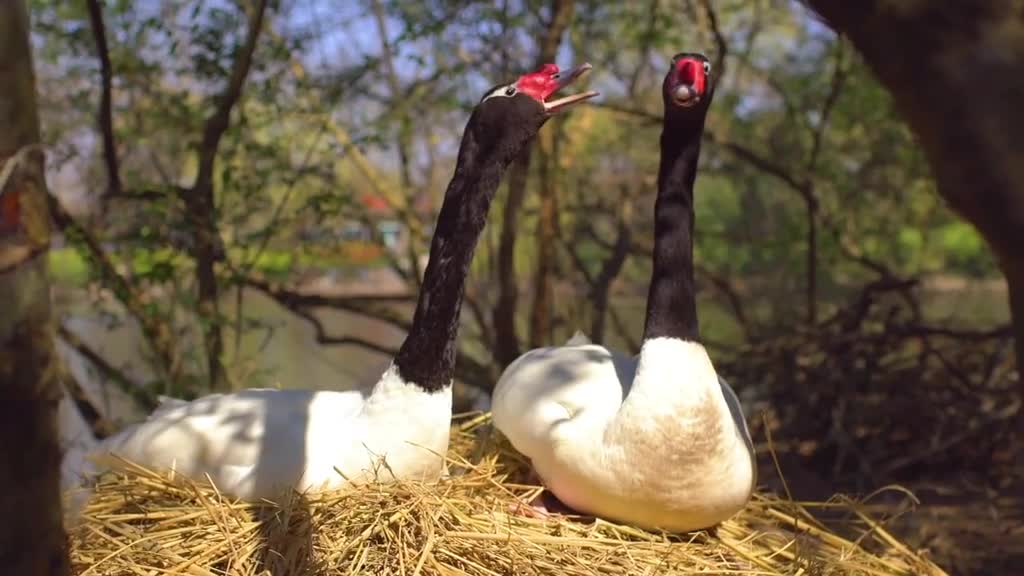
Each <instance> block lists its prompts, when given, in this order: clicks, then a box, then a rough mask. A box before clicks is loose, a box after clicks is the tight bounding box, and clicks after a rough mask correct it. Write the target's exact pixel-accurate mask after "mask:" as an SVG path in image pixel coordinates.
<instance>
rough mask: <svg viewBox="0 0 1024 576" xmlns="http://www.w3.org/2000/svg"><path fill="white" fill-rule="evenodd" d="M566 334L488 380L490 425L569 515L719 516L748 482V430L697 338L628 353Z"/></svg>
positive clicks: (752, 470)
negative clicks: (563, 342)
mask: <svg viewBox="0 0 1024 576" xmlns="http://www.w3.org/2000/svg"><path fill="white" fill-rule="evenodd" d="M580 336H581V335H577V336H575V337H574V338H573V339H572V340H570V342H569V343H567V344H566V345H564V346H557V347H549V348H540V349H536V350H532V351H530V352H527V353H526V354H524V355H523V356H521V357H520V358H519V359H517V360H516V361H515V362H514V363H512V364H511V365H510V366H509V367H508V369H507V370H506V371H505V373H504V374H503V375H502V377H501V379H500V380H499V382H498V384H497V386H496V388H495V391H494V398H493V414H494V424H495V426H496V427H497V428H498V429H499V430H501V431H502V432H503V433H504V434H505V435H506V436H507V437H508V439H509V440H510V441H511V442H512V444H513V446H514V447H515V448H516V449H517V450H519V451H520V452H522V453H523V454H524V455H525V456H527V457H529V458H530V459H531V461H532V463H533V466H534V468H535V470H536V471H537V474H538V475H539V476H540V477H541V479H542V480H543V481H544V484H545V485H546V486H547V487H548V488H549V489H550V490H551V491H552V492H553V493H554V494H555V495H556V496H557V497H558V498H559V499H560V500H562V502H564V503H565V504H567V505H568V506H570V507H572V508H575V509H576V510H579V511H581V512H585V513H589V514H594V515H598V516H601V517H605V518H609V519H615V520H620V521H624V522H629V523H631V524H634V525H637V526H641V527H644V528H651V529H655V528H661V529H665V530H671V531H687V530H694V529H698V528H705V527H708V526H711V525H714V524H717V523H718V522H721V521H723V520H725V519H727V518H729V517H730V516H732V515H733V514H735V513H736V512H738V511H739V510H740V509H741V508H743V506H744V505H745V504H746V503H747V501H748V499H749V498H750V495H751V493H752V491H753V489H754V486H755V483H756V467H755V461H754V456H753V446H752V443H751V440H750V432H749V431H748V429H747V425H746V421H745V420H744V418H743V414H742V412H741V410H740V406H739V402H738V400H737V398H736V395H735V394H734V393H733V391H732V389H731V388H729V386H728V385H727V384H726V383H725V381H724V380H721V379H720V378H719V377H718V375H717V374H716V373H715V370H714V367H713V366H712V365H711V360H710V359H709V358H708V355H707V352H706V351H705V350H704V347H703V346H701V345H700V344H698V343H695V342H688V341H684V340H680V339H676V338H654V339H650V340H647V341H645V343H644V345H643V348H642V350H641V352H640V355H639V356H638V357H636V358H634V357H629V356H626V355H623V354H619V353H616V352H613V351H610V350H608V349H607V348H605V347H604V346H599V345H595V344H589V343H582V342H585V341H586V337H582V338H580Z"/></svg>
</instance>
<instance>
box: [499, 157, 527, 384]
mask: <svg viewBox="0 0 1024 576" xmlns="http://www.w3.org/2000/svg"><path fill="white" fill-rule="evenodd" d="M532 152H533V145H532V143H531V144H528V145H527V146H526V147H525V148H523V150H522V152H520V153H519V156H517V157H516V159H515V161H514V162H513V164H512V169H511V170H510V173H509V176H508V197H507V199H506V200H505V210H504V212H503V213H502V216H501V237H500V240H499V241H498V301H497V303H495V305H494V315H493V317H494V359H495V360H496V361H497V362H498V364H499V366H501V367H502V368H504V367H505V366H508V365H509V364H511V363H512V362H513V361H514V360H515V359H516V358H518V357H519V337H518V336H516V309H517V308H518V306H517V304H516V303H517V301H518V300H519V286H518V285H517V284H516V270H515V257H516V237H517V236H518V232H519V231H518V229H517V226H518V222H519V211H520V209H521V208H522V207H523V199H525V198H526V182H527V179H528V177H529V173H530V159H531V154H532Z"/></svg>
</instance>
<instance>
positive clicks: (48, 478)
mask: <svg viewBox="0 0 1024 576" xmlns="http://www.w3.org/2000/svg"><path fill="white" fill-rule="evenodd" d="M0 86H4V89H3V90H2V91H0V164H2V165H3V167H4V169H3V170H0V195H2V196H0V199H2V206H3V211H2V213H0V302H3V313H2V314H0V518H2V519H3V520H2V521H0V566H2V567H3V568H2V571H3V573H5V574H18V575H19V576H20V575H25V576H35V575H63V574H68V573H69V569H70V566H69V561H68V549H67V537H66V536H65V534H64V526H63V518H62V510H61V501H60V458H61V454H60V443H59V440H58V438H59V437H58V434H57V405H58V403H59V402H60V398H61V389H60V384H59V382H58V379H57V371H56V369H55V361H56V358H55V356H54V349H53V328H52V326H51V324H50V290H49V278H48V275H47V268H46V262H47V261H46V251H47V248H48V247H49V242H50V225H49V219H48V216H47V214H48V211H47V203H46V194H47V192H46V180H45V178H44V176H43V156H42V153H41V152H40V150H39V148H38V144H39V120H38V116H37V111H36V96H35V76H34V73H33V70H32V57H31V51H30V48H29V18H28V11H27V9H26V7H25V5H24V3H23V2H20V1H14V0H12V1H8V2H0ZM5 175H6V177H5Z"/></svg>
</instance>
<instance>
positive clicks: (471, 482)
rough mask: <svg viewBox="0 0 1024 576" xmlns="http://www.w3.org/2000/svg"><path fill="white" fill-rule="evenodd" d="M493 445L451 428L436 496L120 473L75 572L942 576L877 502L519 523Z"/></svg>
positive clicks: (90, 522) (482, 434)
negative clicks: (637, 522)
mask: <svg viewBox="0 0 1024 576" xmlns="http://www.w3.org/2000/svg"><path fill="white" fill-rule="evenodd" d="M495 436H496V435H494V434H491V433H490V431H489V423H488V419H487V417H486V415H485V416H478V417H475V418H473V419H471V420H468V421H464V422H462V423H461V424H458V425H456V426H455V427H454V428H453V431H452V449H451V454H450V455H449V458H448V460H449V464H448V466H449V470H450V472H451V475H450V477H448V478H446V479H445V480H443V481H441V482H439V483H435V484H421V483H414V482H398V483H392V484H378V485H370V486H365V487H362V488H358V489H352V490H347V491H343V492H331V493H319V494H305V495H301V494H293V495H292V496H291V497H290V498H289V499H287V500H286V501H283V502H281V503H276V504H275V503H271V502H264V503H247V502H239V501H234V500H231V499H230V498H227V497H225V496H224V495H222V494H221V493H219V492H217V491H216V490H215V489H214V488H213V487H211V486H208V485H201V484H198V483H195V482H190V481H188V480H186V479H183V478H181V477H180V476H174V475H173V474H170V473H160V472H156V471H153V470H147V469H145V468H143V467H140V466H137V465H134V464H131V463H127V462H125V463H123V465H119V466H117V468H116V470H115V471H113V472H112V473H109V474H107V475H105V476H104V477H103V478H101V480H100V482H99V483H98V485H97V486H96V488H95V493H94V496H93V498H92V499H91V500H90V502H89V503H88V504H87V505H86V507H85V508H84V510H83V511H82V518H81V521H80V522H79V523H78V525H77V526H76V528H75V529H74V531H73V532H72V534H71V540H72V561H73V565H74V569H75V573H77V574H79V575H81V576H86V575H89V576H91V575H110V576H120V575H132V576H136V575H150V574H152V575H158V574H193V575H195V576H223V575H228V574H230V575H232V576H233V575H236V574H237V575H241V576H262V575H265V574H273V575H275V576H290V575H307V574H308V575H314V574H316V575H320V574H339V575H340V574H401V575H403V576H404V575H412V576H440V575H445V576H447V575H456V574H458V575H468V576H502V575H506V574H517V575H518V574H523V575H534V574H537V575H539V574H559V575H567V576H583V575H592V574H601V575H618V574H622V575H627V574H692V573H714V574H749V575H765V576H780V575H805V574H815V575H839V574H864V575H875V576H893V575H898V574H923V575H934V576H944V575H945V573H944V572H943V571H942V570H941V569H940V568H938V567H937V566H935V565H934V564H933V563H931V562H930V561H929V560H927V558H924V557H923V556H921V555H920V554H918V553H916V552H915V551H913V550H911V549H910V548H908V547H907V546H905V545H904V544H902V543H901V542H899V541H898V540H897V539H896V538H895V537H893V536H892V534H890V533H889V532H888V531H887V530H885V528H884V523H883V522H881V521H879V520H878V518H877V516H876V515H875V514H874V509H873V507H872V505H870V504H867V503H864V502H855V501H853V500H851V499H848V498H836V499H833V500H832V501H829V502H820V503H815V502H796V501H790V500H787V499H782V498H778V497H776V496H774V495H770V494H756V495H755V496H754V498H753V499H752V501H751V502H750V504H749V505H748V506H747V508H746V509H745V510H744V511H743V512H741V513H740V514H739V515H737V516H736V517H735V518H733V519H731V520H729V521H727V522H725V523H723V524H721V525H720V526H718V527H717V530H715V531H713V532H710V533H709V532H706V531H701V532H695V533H691V534H684V535H672V534H665V533H658V532H648V531H644V530H638V529H636V528H632V527H629V526H621V525H617V524H614V523H610V522H605V521H602V520H596V521H594V522H592V523H580V522H577V521H575V520H572V519H569V518H565V517H549V518H531V517H525V516H520V515H517V514H514V513H511V512H510V510H513V509H514V507H515V505H516V504H517V503H519V502H522V501H523V500H524V499H527V498H530V497H532V496H533V495H536V493H537V491H538V488H537V487H536V486H530V485H527V484H522V483H520V479H521V478H523V477H524V473H525V463H524V462H523V460H522V458H521V457H520V456H519V455H518V454H516V453H515V452H514V451H512V450H511V449H510V447H509V446H508V445H507V443H505V442H504V441H503V440H501V439H495V438H494V437H495ZM470 459H475V460H476V461H475V462H470V461H469V460H470ZM874 508H877V507H874ZM815 512H817V513H819V514H821V515H827V516H828V518H829V520H828V522H827V523H826V524H827V526H826V524H822V523H821V522H819V521H818V520H817V517H816V516H815ZM837 513H842V514H837ZM839 516H841V517H842V520H837V521H833V520H831V519H832V518H835V517H839Z"/></svg>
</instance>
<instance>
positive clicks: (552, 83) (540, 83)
mask: <svg viewBox="0 0 1024 576" xmlns="http://www.w3.org/2000/svg"><path fill="white" fill-rule="evenodd" d="M559 71H560V70H559V68H558V66H557V65H555V64H544V65H543V66H541V67H540V68H539V69H538V70H537V71H536V72H532V73H530V74H523V75H522V76H520V77H519V81H518V82H516V88H518V89H519V91H520V92H524V93H526V94H527V95H528V96H531V97H532V98H534V99H536V100H537V101H538V102H544V100H546V99H547V98H548V97H549V96H551V95H552V94H554V93H555V91H556V90H558V88H559V82H558V77H557V76H555V75H556V74H558V73H559Z"/></svg>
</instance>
